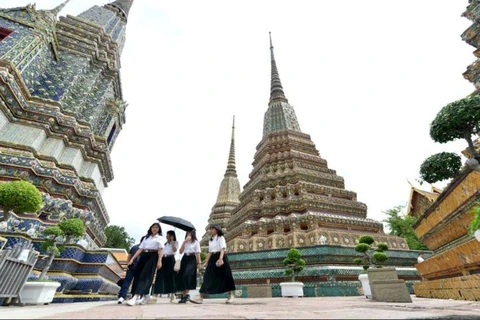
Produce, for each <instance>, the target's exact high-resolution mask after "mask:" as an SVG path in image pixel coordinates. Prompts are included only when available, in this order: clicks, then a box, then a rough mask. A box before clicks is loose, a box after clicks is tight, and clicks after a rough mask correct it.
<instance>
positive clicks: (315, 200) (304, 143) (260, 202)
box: [226, 38, 408, 252]
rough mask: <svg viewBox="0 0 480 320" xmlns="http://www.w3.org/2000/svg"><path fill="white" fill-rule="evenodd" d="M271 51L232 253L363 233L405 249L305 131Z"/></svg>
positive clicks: (342, 241)
mask: <svg viewBox="0 0 480 320" xmlns="http://www.w3.org/2000/svg"><path fill="white" fill-rule="evenodd" d="M270 53H271V68H272V71H271V72H272V74H271V89H270V102H269V104H268V109H267V111H266V113H265V117H264V125H263V139H262V141H260V143H259V145H258V146H257V152H256V153H255V156H254V162H253V170H252V172H251V173H250V176H249V178H250V180H249V181H248V183H247V184H246V185H245V187H244V190H243V192H242V193H241V194H240V197H239V199H240V204H239V205H238V206H237V207H236V208H235V210H234V211H233V212H232V214H231V218H230V220H229V221H228V223H227V224H226V230H227V234H226V239H227V241H228V243H227V245H228V250H229V251H231V252H232V251H233V252H241V251H256V250H265V249H275V248H288V247H302V246H311V245H316V244H318V243H319V241H320V239H322V241H323V240H326V243H327V244H332V245H345V246H354V245H355V242H356V241H357V240H358V238H359V237H360V236H361V235H363V234H370V235H372V236H373V237H374V238H375V239H376V240H378V241H382V242H386V243H387V244H388V245H389V247H391V248H393V249H394V248H397V249H402V248H403V249H407V248H408V247H407V244H406V242H405V241H404V240H403V239H401V238H398V237H393V236H387V235H385V234H384V232H383V225H382V223H380V222H378V221H375V220H372V219H368V218H367V206H366V205H365V204H363V203H361V202H359V201H357V196H356V194H355V193H354V192H352V191H348V190H345V184H344V180H343V178H342V177H340V176H338V175H337V174H336V172H335V171H334V170H332V169H330V168H329V167H328V166H327V161H326V160H324V159H322V158H321V157H320V155H319V152H318V151H317V149H316V148H315V145H314V143H313V142H312V140H311V139H310V136H309V135H308V134H305V133H302V132H301V130H300V125H299V123H298V120H297V117H296V115H295V111H294V109H293V107H292V106H291V105H290V104H289V102H288V100H287V98H286V96H285V92H284V90H283V86H282V83H281V81H280V76H279V73H278V69H277V65H276V62H275V57H274V53H273V45H272V40H271V38H270Z"/></svg>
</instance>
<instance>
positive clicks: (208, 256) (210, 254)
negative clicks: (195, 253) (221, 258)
mask: <svg viewBox="0 0 480 320" xmlns="http://www.w3.org/2000/svg"><path fill="white" fill-rule="evenodd" d="M211 256H212V253H211V252H209V253H208V254H207V258H206V259H205V263H204V264H203V266H204V267H205V266H207V265H208V261H210V257H211Z"/></svg>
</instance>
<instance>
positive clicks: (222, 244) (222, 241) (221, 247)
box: [217, 237, 227, 266]
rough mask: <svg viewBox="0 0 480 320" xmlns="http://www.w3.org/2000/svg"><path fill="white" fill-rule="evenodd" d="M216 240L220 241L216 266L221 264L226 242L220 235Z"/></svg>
mask: <svg viewBox="0 0 480 320" xmlns="http://www.w3.org/2000/svg"><path fill="white" fill-rule="evenodd" d="M218 241H220V257H219V258H218V261H217V264H218V266H221V265H222V264H223V256H224V255H225V250H226V248H227V244H226V242H225V238H224V237H221V238H220V239H218Z"/></svg>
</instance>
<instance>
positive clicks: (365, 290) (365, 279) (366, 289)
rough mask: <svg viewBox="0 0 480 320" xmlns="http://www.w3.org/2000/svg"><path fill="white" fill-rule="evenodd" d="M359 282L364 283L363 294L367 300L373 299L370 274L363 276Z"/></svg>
mask: <svg viewBox="0 0 480 320" xmlns="http://www.w3.org/2000/svg"><path fill="white" fill-rule="evenodd" d="M358 280H360V282H361V283H362V289H363V294H364V295H365V297H366V298H367V299H372V290H371V289H370V282H369V281H368V274H361V275H359V276H358Z"/></svg>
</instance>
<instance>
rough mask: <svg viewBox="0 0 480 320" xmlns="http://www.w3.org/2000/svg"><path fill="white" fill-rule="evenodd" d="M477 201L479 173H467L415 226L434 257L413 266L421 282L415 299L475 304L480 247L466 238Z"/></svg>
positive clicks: (457, 180) (440, 197)
mask: <svg viewBox="0 0 480 320" xmlns="http://www.w3.org/2000/svg"><path fill="white" fill-rule="evenodd" d="M479 200H480V173H479V172H478V171H470V170H467V171H465V172H463V173H462V174H461V175H460V176H459V177H457V178H456V179H454V180H453V181H452V182H451V183H450V185H449V186H448V187H447V188H446V189H445V190H444V191H443V193H442V194H440V196H439V197H438V198H437V200H436V201H435V202H434V203H433V204H432V205H431V206H430V207H429V208H428V209H427V211H426V212H425V213H424V214H423V216H421V217H420V219H419V221H418V222H417V223H416V225H414V228H415V232H416V234H417V236H419V239H420V240H421V241H423V242H424V243H425V244H426V245H427V246H428V247H429V248H430V249H433V250H434V254H433V255H432V256H431V257H430V258H428V259H426V260H425V261H424V262H422V263H419V264H417V265H416V268H417V270H418V272H419V273H420V275H421V277H422V281H421V282H419V283H416V284H415V294H416V295H417V296H418V297H425V298H441V299H457V300H478V299H479V298H480V295H479V292H480V277H479V276H478V273H480V244H479V243H478V241H477V240H476V239H474V238H472V236H470V235H469V234H468V227H469V224H470V221H471V220H472V218H473V209H474V207H475V206H476V205H477V204H478V201H479Z"/></svg>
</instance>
